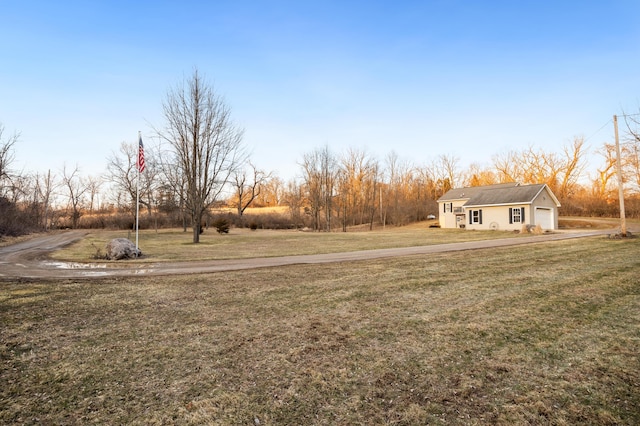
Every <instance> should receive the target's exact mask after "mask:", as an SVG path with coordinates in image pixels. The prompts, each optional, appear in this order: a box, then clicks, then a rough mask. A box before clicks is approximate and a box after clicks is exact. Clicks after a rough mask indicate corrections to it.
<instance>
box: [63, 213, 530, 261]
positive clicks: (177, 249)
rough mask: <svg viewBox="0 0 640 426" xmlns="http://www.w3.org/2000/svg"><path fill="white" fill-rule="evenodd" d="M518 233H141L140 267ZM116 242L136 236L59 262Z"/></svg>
mask: <svg viewBox="0 0 640 426" xmlns="http://www.w3.org/2000/svg"><path fill="white" fill-rule="evenodd" d="M520 236H522V235H521V234H518V233H515V234H514V233H512V232H495V231H472V232H469V231H464V230H451V229H448V230H444V229H439V228H435V229H434V228H429V227H428V224H427V223H426V222H423V223H419V224H414V225H410V226H406V227H402V228H393V227H388V228H387V229H386V230H383V229H380V230H374V231H367V232H347V233H344V232H331V233H327V232H302V231H295V230H277V231H274V230H256V231H251V230H249V229H246V228H243V229H238V228H233V229H231V231H230V232H229V234H223V235H220V234H218V233H216V232H215V231H214V230H213V229H209V230H208V231H205V232H204V233H203V234H202V235H201V236H200V243H199V244H193V243H192V242H191V241H192V236H191V233H190V232H187V233H185V232H183V231H182V229H164V230H159V231H158V232H156V231H154V230H145V231H140V233H139V245H140V248H141V250H142V252H143V254H144V257H143V258H141V259H138V260H137V262H163V261H185V260H219V259H243V258H253V257H272V256H289V255H305V254H319V253H339V252H345V251H356V250H372V249H382V248H393V247H411V246H421V245H431V244H443V243H455V242H461V241H479V240H487V239H497V238H517V237H520ZM113 238H129V239H131V240H132V241H134V240H135V234H134V233H131V232H127V231H110V230H100V231H91V232H90V233H89V234H88V235H87V237H86V238H85V239H83V240H82V241H79V242H78V243H77V244H74V245H72V246H70V247H67V248H65V249H63V250H60V251H58V252H56V253H54V254H53V257H54V258H55V259H56V260H64V261H73V262H89V261H93V259H92V257H93V256H94V255H95V254H96V253H97V252H99V251H101V252H102V253H103V252H104V247H105V246H106V244H107V242H108V241H110V240H111V239H113Z"/></svg>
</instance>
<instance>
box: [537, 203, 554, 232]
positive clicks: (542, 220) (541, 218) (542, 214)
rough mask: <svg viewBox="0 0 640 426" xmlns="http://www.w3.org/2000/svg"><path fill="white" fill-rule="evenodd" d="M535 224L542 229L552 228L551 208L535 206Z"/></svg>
mask: <svg viewBox="0 0 640 426" xmlns="http://www.w3.org/2000/svg"><path fill="white" fill-rule="evenodd" d="M536 225H540V226H541V227H542V229H553V210H552V209H543V208H540V207H536Z"/></svg>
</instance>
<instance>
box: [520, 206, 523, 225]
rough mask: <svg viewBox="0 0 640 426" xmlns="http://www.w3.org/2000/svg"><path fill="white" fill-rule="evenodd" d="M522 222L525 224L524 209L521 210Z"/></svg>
mask: <svg viewBox="0 0 640 426" xmlns="http://www.w3.org/2000/svg"><path fill="white" fill-rule="evenodd" d="M520 222H521V223H524V207H523V208H522V209H520Z"/></svg>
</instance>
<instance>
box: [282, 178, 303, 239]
mask: <svg viewBox="0 0 640 426" xmlns="http://www.w3.org/2000/svg"><path fill="white" fill-rule="evenodd" d="M282 203H283V204H284V205H286V206H287V207H289V213H290V215H291V221H292V222H293V225H294V226H296V227H299V226H301V225H303V220H302V215H301V212H302V209H303V208H304V207H305V195H304V190H303V188H302V185H300V184H299V183H298V182H296V181H295V180H290V181H289V182H287V186H286V189H285V190H284V192H283V194H282Z"/></svg>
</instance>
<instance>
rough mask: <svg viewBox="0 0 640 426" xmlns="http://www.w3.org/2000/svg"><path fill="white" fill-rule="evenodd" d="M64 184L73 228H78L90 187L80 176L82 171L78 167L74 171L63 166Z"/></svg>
mask: <svg viewBox="0 0 640 426" xmlns="http://www.w3.org/2000/svg"><path fill="white" fill-rule="evenodd" d="M62 184H63V185H64V187H65V189H66V192H67V201H68V202H67V206H68V208H69V209H70V213H69V216H70V217H71V227H72V228H74V229H75V228H77V227H78V223H79V221H80V217H81V216H82V204H83V202H84V195H85V193H86V192H87V191H88V186H87V185H86V184H85V182H84V180H83V179H82V177H81V176H80V169H79V168H78V166H77V165H76V166H75V168H73V169H68V168H67V166H66V165H65V166H63V169H62Z"/></svg>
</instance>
